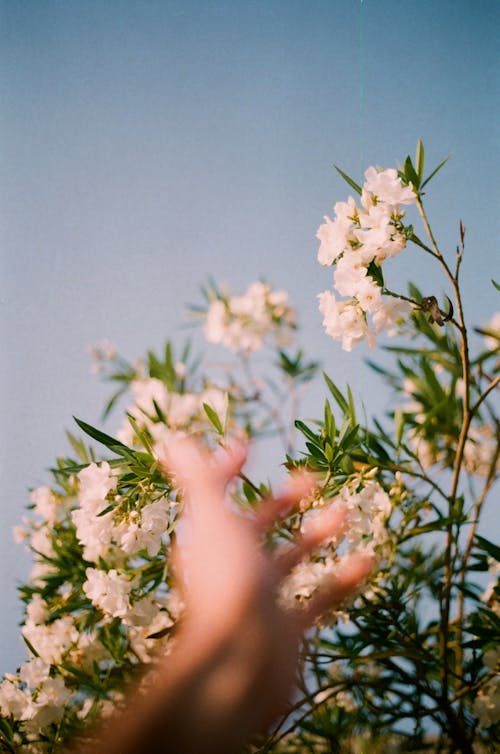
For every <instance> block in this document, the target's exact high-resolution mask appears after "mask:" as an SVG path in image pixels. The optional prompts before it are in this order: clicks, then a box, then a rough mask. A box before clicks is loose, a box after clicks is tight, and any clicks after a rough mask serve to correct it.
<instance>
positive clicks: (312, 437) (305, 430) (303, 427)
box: [294, 419, 319, 443]
mask: <svg viewBox="0 0 500 754" xmlns="http://www.w3.org/2000/svg"><path fill="white" fill-rule="evenodd" d="M294 424H295V427H296V428H297V429H298V430H299V432H302V434H303V435H305V436H306V437H307V438H308V439H309V440H311V441H312V442H314V443H318V442H319V437H318V435H315V434H314V432H313V431H312V429H310V428H309V427H308V426H307V424H304V422H303V421H300V419H296V421H295V422H294Z"/></svg>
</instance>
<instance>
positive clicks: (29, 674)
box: [19, 657, 50, 689]
mask: <svg viewBox="0 0 500 754" xmlns="http://www.w3.org/2000/svg"><path fill="white" fill-rule="evenodd" d="M49 672H50V664H49V663H48V662H45V660H42V658H41V657H33V659H32V660H28V661H27V662H25V663H24V664H23V665H21V668H20V670H19V677H20V679H21V681H22V682H23V683H25V684H26V685H27V686H29V687H30V688H31V689H36V687H37V686H39V685H40V684H41V683H42V681H46V680H47V679H48V677H49Z"/></svg>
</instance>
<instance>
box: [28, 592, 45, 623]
mask: <svg viewBox="0 0 500 754" xmlns="http://www.w3.org/2000/svg"><path fill="white" fill-rule="evenodd" d="M26 615H27V616H28V618H29V620H30V621H32V622H33V623H34V624H38V623H44V622H45V621H46V620H47V618H48V616H49V610H48V607H47V603H46V602H45V600H43V599H42V597H41V596H40V595H39V594H38V593H35V594H34V595H33V597H32V598H31V602H29V603H28V605H27V607H26Z"/></svg>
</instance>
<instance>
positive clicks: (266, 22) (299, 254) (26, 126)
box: [0, 0, 500, 671]
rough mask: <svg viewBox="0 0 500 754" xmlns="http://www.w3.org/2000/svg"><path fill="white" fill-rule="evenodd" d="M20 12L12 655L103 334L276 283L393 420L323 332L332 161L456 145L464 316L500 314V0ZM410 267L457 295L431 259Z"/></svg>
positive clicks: (444, 209)
mask: <svg viewBox="0 0 500 754" xmlns="http://www.w3.org/2000/svg"><path fill="white" fill-rule="evenodd" d="M0 14H1V15H0V27H1V29H0V34H1V39H0V58H1V60H0V71H1V73H0V87H1V98H2V107H1V114H0V134H1V146H2V148H1V160H2V171H3V174H4V178H3V181H2V186H1V188H0V191H1V200H0V201H1V208H2V216H3V218H2V220H3V221H2V231H1V232H2V244H1V248H2V251H1V254H2V257H1V273H2V274H1V283H0V285H1V290H0V302H1V307H2V313H3V316H2V318H1V328H2V332H1V344H2V350H3V364H4V368H3V370H2V374H1V380H2V385H1V387H2V390H1V396H2V400H1V412H2V452H1V464H2V465H1V478H2V498H3V499H2V506H1V508H0V521H1V527H0V540H1V541H0V576H1V578H0V583H1V590H2V591H1V599H2V606H3V609H2V611H1V616H0V621H1V623H0V635H1V636H2V646H0V663H1V664H0V671H4V670H12V669H13V666H14V665H15V664H16V663H18V662H19V661H20V660H21V658H22V657H23V656H24V653H23V649H22V647H21V646H20V645H19V639H18V629H17V622H18V620H19V616H20V613H19V609H18V604H17V595H16V592H15V585H16V583H17V582H18V581H19V580H20V579H21V578H23V576H24V575H25V573H26V571H27V568H28V559H27V557H24V556H23V554H22V552H21V548H20V547H19V546H15V545H14V544H12V542H11V534H10V530H11V527H12V526H13V525H14V524H16V523H18V522H19V519H20V517H21V515H22V512H23V506H24V504H25V502H26V500H27V489H28V488H29V487H33V486H36V485H38V484H41V483H43V482H45V481H47V474H46V471H45V469H46V468H47V467H48V466H50V465H51V463H52V461H53V459H54V457H55V455H56V454H57V453H61V452H63V451H64V450H65V449H66V443H65V438H64V429H65V428H71V422H72V420H71V416H72V415H73V414H76V415H77V416H81V417H83V418H85V419H86V420H88V421H90V422H91V423H92V422H93V423H98V422H99V416H100V411H101V408H102V404H103V400H104V398H105V396H106V395H107V394H108V393H109V390H108V389H107V388H106V387H103V386H102V385H101V384H99V382H98V381H97V380H96V378H95V377H92V376H91V375H90V374H89V371H88V360H87V357H86V354H85V347H86V345H87V344H89V343H95V342H97V341H99V340H101V339H102V338H103V337H107V338H109V339H110V340H111V341H112V342H114V343H116V344H117V345H118V347H119V349H120V350H121V351H122V352H123V353H124V354H125V355H126V356H127V357H129V358H131V359H134V358H135V357H137V356H139V355H141V354H142V353H143V352H144V350H145V349H146V348H147V347H160V346H161V345H162V344H163V342H164V340H165V339H166V338H167V337H168V336H171V335H172V334H174V335H175V333H176V332H178V329H179V326H180V324H181V323H182V322H183V316H182V311H183V308H184V305H185V303H187V302H194V301H196V300H197V299H198V298H199V296H198V289H199V285H200V284H202V283H204V282H205V281H206V279H207V277H208V276H209V275H211V276H213V277H214V278H215V279H216V280H217V281H221V280H225V281H227V282H228V283H229V284H230V285H231V286H232V287H233V288H234V289H235V290H241V289H243V288H244V287H245V286H246V285H247V284H248V283H249V282H251V281H253V280H255V279H257V278H259V277H261V276H265V277H266V278H267V279H268V280H269V281H271V282H272V283H273V284H274V285H275V286H277V287H284V288H287V289H288V290H289V291H290V296H291V299H292V301H293V302H294V303H295V304H296V306H297V308H298V309H299V312H300V314H301V318H302V321H303V339H304V342H306V343H307V344H308V350H309V352H310V353H312V354H313V355H315V356H317V357H320V358H321V359H322V361H323V363H324V366H325V368H326V369H327V371H329V373H330V374H332V376H333V377H334V378H335V379H336V380H337V381H338V382H339V383H340V384H341V385H343V384H345V383H346V382H350V383H351V384H352V386H353V388H354V390H355V392H357V393H359V394H360V395H361V396H362V398H363V400H364V402H365V403H366V405H367V406H368V407H369V408H370V409H371V410H377V411H379V412H380V413H381V412H382V411H383V410H384V409H385V408H386V407H387V405H388V402H389V400H390V397H389V396H388V395H386V394H385V393H384V392H383V391H381V390H380V387H379V385H378V383H377V382H376V380H375V377H373V376H372V375H371V374H370V372H369V371H368V369H367V367H366V366H365V365H364V361H363V359H364V358H365V357H366V352H364V351H363V350H362V349H359V350H358V351H356V352H353V353H352V354H351V355H348V354H345V353H344V352H343V351H342V350H341V349H340V347H339V346H338V345H337V344H336V343H334V342H333V341H331V340H330V339H328V338H326V336H324V335H323V333H322V328H321V321H320V315H319V313H318V312H317V306H316V294H317V293H318V292H319V291H322V290H325V289H326V288H328V287H329V286H330V282H331V273H330V272H329V271H326V270H324V269H322V268H320V267H319V265H317V263H316V250H317V242H316V240H315V238H314V234H315V231H316V228H317V227H318V225H319V223H320V222H321V219H322V216H323V214H324V213H325V212H329V211H330V210H331V206H332V204H333V203H334V202H335V201H337V200H341V199H344V198H345V197H346V196H347V194H348V190H347V189H346V187H345V186H344V184H343V183H342V180H341V179H340V178H339V176H338V175H337V174H336V173H335V171H334V169H333V167H332V166H333V164H334V163H336V164H339V165H341V166H342V167H343V168H344V169H345V170H346V172H348V173H350V174H352V175H353V177H355V178H357V179H359V180H360V179H361V177H362V172H363V171H364V169H365V168H366V167H368V166H369V165H371V164H379V165H383V166H385V167H389V166H392V165H394V164H395V163H396V162H397V161H398V160H402V159H403V158H404V156H405V155H406V154H407V153H408V152H411V153H412V154H413V151H414V147H415V143H416V141H417V139H418V138H419V137H421V138H422V139H423V140H424V143H425V144H426V146H427V154H428V161H429V165H432V164H437V162H439V161H440V160H441V159H442V158H443V157H445V156H448V155H449V156H450V161H449V163H448V165H447V166H446V167H445V169H444V170H443V171H442V173H441V174H440V175H439V177H438V178H436V180H435V182H433V183H432V184H431V185H430V187H429V193H428V205H429V214H430V217H431V220H432V221H433V223H434V226H435V230H436V234H437V236H438V240H439V241H440V243H441V245H442V247H443V249H445V250H447V251H449V252H450V254H453V251H454V248H455V245H456V241H457V225H458V220H459V218H462V220H463V222H464V224H465V226H466V228H467V252H466V260H465V263H464V268H463V273H464V291H465V304H466V315H468V317H469V318H470V320H472V321H474V322H476V323H481V322H484V321H486V320H487V319H489V317H490V316H491V313H492V312H493V311H494V309H495V308H497V309H498V308H499V307H498V302H497V301H495V293H494V291H493V289H492V287H491V285H490V284H489V278H490V277H492V276H496V277H497V278H499V277H500V275H499V269H498V267H499V265H498V251H497V240H496V239H497V238H498V220H497V219H496V217H497V213H496V210H495V208H496V209H497V208H498V198H499V196H498V181H497V178H496V173H495V164H496V165H498V157H499V147H498V140H499V132H498V127H495V124H497V123H498V121H499V107H498V103H499V98H498V84H497V78H498V77H497V71H498V57H497V54H496V50H495V47H496V42H497V40H498V34H499V16H500V12H499V7H498V4H497V3H496V2H494V1H492V0H491V1H490V0H482V2H480V3H477V2H472V1H471V2H465V1H463V0H461V1H460V0H452V1H449V0H441V1H440V2H434V1H431V0H421V2H419V3H416V2H409V1H406V0H389V1H384V0H378V1H377V2H376V1H375V0H364V2H359V1H357V0H337V1H335V0H330V1H329V2H321V1H320V0H317V1H315V0H308V2H306V1H305V0H301V1H300V2H299V1H297V0H286V1H285V0H254V1H253V2H249V1H247V2H238V1H235V0H233V2H229V1H222V0H211V1H209V0H207V1H205V2H202V1H200V2H193V1H191V0H183V1H182V2H180V1H178V2H173V1H169V0H164V1H160V0H158V1H154V0H140V2H131V1H128V0H97V1H92V0H60V1H59V2H58V1H57V0H44V1H43V2H40V1H39V0H33V1H30V0H18V1H17V2H12V1H11V0H3V1H2V2H0ZM495 268H496V269H495ZM391 274H392V275H393V278H392V281H391V282H393V283H394V286H398V285H399V286H400V288H401V289H403V288H404V286H405V281H406V280H407V279H408V278H411V279H413V280H414V281H415V282H417V283H418V284H420V286H421V287H423V288H425V290H429V291H430V292H436V293H437V294H438V295H440V294H441V292H442V290H443V284H442V282H441V280H440V279H438V278H436V277H434V273H433V271H432V269H430V268H429V267H428V265H426V264H424V263H423V261H422V260H421V258H420V257H418V256H417V255H416V253H415V252H411V254H410V253H408V255H407V256H406V257H405V258H403V256H401V257H400V259H398V260H397V262H396V263H395V264H394V267H393V270H392V273H391ZM432 286H434V287H432ZM431 289H432V291H431ZM183 337H184V335H181V337H180V339H181V340H182V338H183ZM178 339H179V338H178ZM321 398H322V388H321V387H318V388H317V390H316V392H314V391H313V393H312V394H311V396H310V398H309V404H308V405H309V406H310V407H311V411H314V409H315V407H319V405H320V403H321ZM111 428H112V422H111ZM267 471H268V470H266V472H267Z"/></svg>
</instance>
